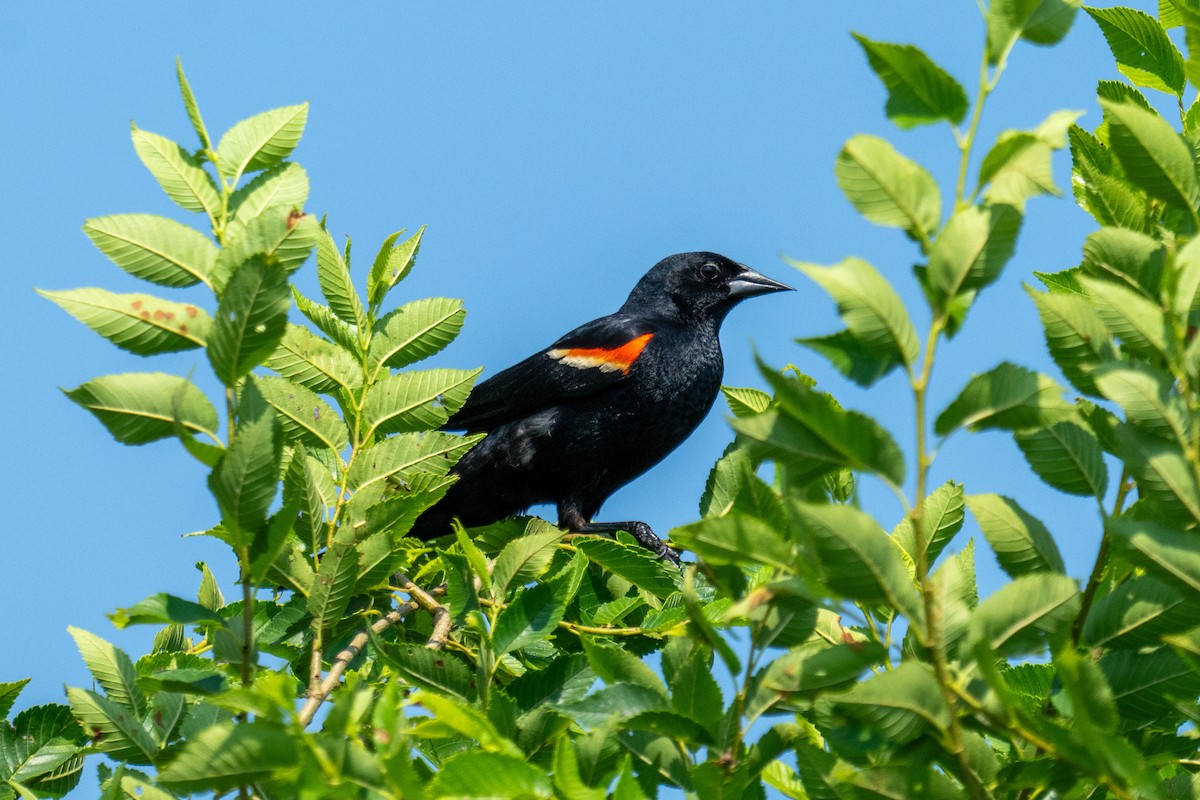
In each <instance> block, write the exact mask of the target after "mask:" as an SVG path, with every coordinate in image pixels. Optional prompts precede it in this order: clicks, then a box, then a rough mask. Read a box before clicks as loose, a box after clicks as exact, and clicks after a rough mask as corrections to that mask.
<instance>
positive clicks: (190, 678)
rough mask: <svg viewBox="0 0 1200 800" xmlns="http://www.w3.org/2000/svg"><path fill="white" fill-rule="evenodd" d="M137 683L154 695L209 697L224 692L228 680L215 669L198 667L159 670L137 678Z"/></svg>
mask: <svg viewBox="0 0 1200 800" xmlns="http://www.w3.org/2000/svg"><path fill="white" fill-rule="evenodd" d="M138 683H139V684H140V685H141V686H142V688H144V689H146V690H147V691H151V692H154V693H155V694H158V693H160V692H171V693H178V694H188V695H199V696H209V695H215V694H220V693H221V692H223V691H225V689H226V687H227V685H228V680H227V679H226V677H225V673H223V672H221V671H220V670H218V669H217V668H216V667H210V668H203V669H202V668H199V667H184V668H181V669H164V670H159V671H157V672H155V673H153V674H152V675H142V676H141V677H139V678H138ZM156 699H157V698H156Z"/></svg>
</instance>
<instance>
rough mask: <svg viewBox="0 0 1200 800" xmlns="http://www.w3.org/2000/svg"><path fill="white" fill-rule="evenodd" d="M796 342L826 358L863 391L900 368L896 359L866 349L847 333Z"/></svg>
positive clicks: (840, 332) (809, 337)
mask: <svg viewBox="0 0 1200 800" xmlns="http://www.w3.org/2000/svg"><path fill="white" fill-rule="evenodd" d="M796 343H797V344H801V345H804V346H805V347H807V348H808V349H810V350H812V351H814V352H816V353H817V354H819V355H822V356H825V358H827V359H828V360H829V363H830V364H832V365H833V367H834V368H835V369H836V370H837V371H838V372H840V373H842V374H843V375H845V376H846V377H847V378H849V379H850V380H852V381H854V382H855V383H856V384H858V385H859V386H862V387H864V388H869V387H871V386H874V385H875V383H876V381H878V380H879V379H881V378H883V377H884V376H885V375H887V374H888V373H890V372H891V371H892V370H894V369H895V368H896V367H898V366H900V361H899V360H898V359H896V358H894V357H892V356H889V355H887V354H883V353H880V352H878V351H871V350H868V349H867V348H866V347H865V346H864V345H863V343H862V342H861V341H859V339H858V337H857V336H855V335H854V334H853V333H851V332H850V331H848V330H847V331H838V332H837V333H831V334H829V335H828V336H808V337H805V338H803V339H797V340H796Z"/></svg>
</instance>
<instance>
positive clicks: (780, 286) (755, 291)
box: [729, 267, 796, 300]
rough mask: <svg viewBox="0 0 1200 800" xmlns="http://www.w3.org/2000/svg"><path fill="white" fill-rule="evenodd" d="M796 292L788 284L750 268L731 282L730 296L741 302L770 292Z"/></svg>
mask: <svg viewBox="0 0 1200 800" xmlns="http://www.w3.org/2000/svg"><path fill="white" fill-rule="evenodd" d="M794 291H796V290H795V289H793V288H792V287H791V286H788V285H787V284H786V283H780V282H779V281H777V280H772V279H771V278H768V277H767V276H766V275H761V274H759V273H757V272H755V271H754V270H752V269H750V268H748V267H747V268H746V271H745V272H740V273H738V275H737V277H735V278H734V279H733V280H731V281H730V282H729V296H730V297H734V298H737V299H739V300H740V299H742V298H744V297H754V296H755V295H759V294H767V293H769V292H794Z"/></svg>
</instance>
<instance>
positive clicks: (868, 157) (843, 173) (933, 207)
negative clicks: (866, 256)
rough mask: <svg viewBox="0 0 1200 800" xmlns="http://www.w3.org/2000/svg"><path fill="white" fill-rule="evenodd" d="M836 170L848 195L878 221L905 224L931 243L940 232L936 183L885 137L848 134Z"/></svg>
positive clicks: (939, 198)
mask: <svg viewBox="0 0 1200 800" xmlns="http://www.w3.org/2000/svg"><path fill="white" fill-rule="evenodd" d="M833 172H834V175H835V176H836V177H837V182H838V186H840V187H841V189H842V192H843V193H844V194H845V195H846V198H847V199H848V200H849V201H850V202H851V203H852V204H853V205H854V207H855V208H856V209H858V212H859V213H860V214H862V215H863V216H864V217H866V218H867V219H869V220H870V221H871V222H874V223H875V224H876V225H886V226H888V227H891V228H902V229H904V230H905V231H906V232H908V234H909V235H910V236H911V237H912V238H913V239H916V240H917V241H919V242H927V241H929V240H930V239H931V238H932V236H933V233H934V231H936V230H937V227H938V222H939V221H940V219H941V215H942V196H941V193H940V192H938V186H937V182H936V181H934V179H933V176H932V175H930V174H929V172H928V171H927V170H926V169H925V168H924V167H922V166H921V165H920V164H917V163H916V162H915V161H912V160H910V159H908V158H905V157H904V156H902V155H900V154H899V153H897V152H896V149H895V148H894V147H892V145H891V143H890V142H888V141H887V140H886V139H881V138H879V137H877V136H868V135H865V134H860V135H858V136H854V137H852V138H850V139H849V140H848V141H847V142H846V144H844V145H843V146H842V151H841V153H839V154H838V159H837V163H836V164H835V166H834V169H833Z"/></svg>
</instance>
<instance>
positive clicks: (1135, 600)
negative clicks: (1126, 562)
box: [1080, 540, 1200, 650]
mask: <svg viewBox="0 0 1200 800" xmlns="http://www.w3.org/2000/svg"><path fill="white" fill-rule="evenodd" d="M1140 543H1141V544H1142V546H1143V547H1149V546H1150V545H1149V541H1148V540H1142V541H1141V542H1140ZM1164 555H1169V554H1164ZM1143 558H1145V559H1146V560H1149V556H1145V557H1143ZM1154 569H1155V571H1156V572H1157V571H1158V567H1155V568H1154ZM1197 615H1200V592H1190V593H1189V592H1180V591H1179V589H1178V588H1176V586H1175V585H1173V584H1172V583H1171V582H1168V581H1164V580H1160V579H1159V578H1156V577H1151V576H1150V575H1137V576H1134V577H1132V578H1130V579H1129V580H1127V581H1125V582H1124V583H1122V584H1121V585H1119V586H1116V587H1114V588H1113V590H1112V591H1111V592H1109V593H1108V594H1107V595H1105V596H1103V597H1101V598H1100V599H1099V600H1097V601H1096V602H1095V604H1094V605H1093V606H1092V608H1091V610H1090V611H1089V612H1088V615H1087V620H1086V622H1085V623H1084V625H1083V630H1082V633H1081V636H1080V643H1081V644H1083V645H1084V646H1086V647H1090V648H1095V647H1104V648H1108V649H1134V650H1137V649H1141V648H1143V647H1150V646H1154V645H1158V644H1160V643H1161V642H1162V638H1163V637H1164V636H1166V635H1169V634H1173V633H1180V632H1182V631H1186V630H1187V629H1188V628H1190V627H1192V625H1193V624H1194V623H1195V621H1196V619H1197Z"/></svg>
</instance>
